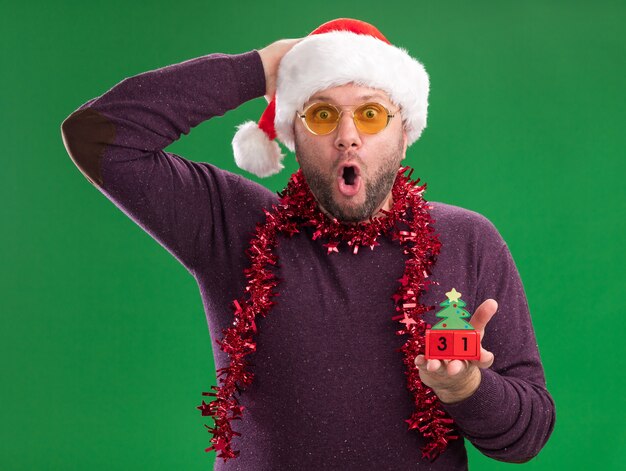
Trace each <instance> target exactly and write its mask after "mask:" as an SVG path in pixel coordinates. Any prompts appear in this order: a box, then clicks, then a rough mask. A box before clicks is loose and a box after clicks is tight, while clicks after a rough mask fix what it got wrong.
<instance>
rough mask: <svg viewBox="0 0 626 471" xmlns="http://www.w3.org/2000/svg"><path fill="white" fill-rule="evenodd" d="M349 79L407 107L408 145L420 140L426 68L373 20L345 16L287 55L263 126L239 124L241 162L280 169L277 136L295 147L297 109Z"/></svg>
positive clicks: (270, 171)
mask: <svg viewBox="0 0 626 471" xmlns="http://www.w3.org/2000/svg"><path fill="white" fill-rule="evenodd" d="M347 83H354V84H356V85H361V86H366V87H370V88H376V89H379V90H383V91H385V92H386V93H387V94H388V95H389V98H390V99H391V101H392V102H393V103H395V104H396V105H397V106H400V107H401V109H402V122H403V125H404V129H405V131H406V133H407V138H408V145H411V144H413V142H415V141H416V140H417V139H419V137H420V135H421V133H422V131H423V130H424V128H425V127H426V115H427V109H428V92H429V79H428V74H427V73H426V70H425V69H424V66H423V65H422V64H421V63H420V62H419V61H418V60H416V59H414V58H412V57H411V56H410V55H409V54H408V53H407V51H406V50H404V49H403V48H400V47H396V46H393V45H392V44H391V43H390V42H389V41H388V40H387V38H385V37H384V36H383V34H382V33H381V32H380V31H379V30H378V29H376V28H375V27H374V26H372V25H371V24H369V23H365V22H363V21H359V20H353V19H349V18H340V19H336V20H332V21H329V22H327V23H324V24H323V25H321V26H320V27H318V28H317V29H315V30H314V31H312V32H311V33H310V34H309V35H308V36H307V37H306V38H304V39H303V40H302V41H300V42H299V43H297V44H296V45H295V46H294V47H293V48H291V50H289V52H287V54H285V55H284V56H283V58H282V60H281V61H280V65H279V68H278V75H277V80H276V95H275V96H274V97H273V99H272V101H271V102H270V103H269V105H268V106H267V108H266V109H265V111H264V112H263V115H262V116H261V119H260V120H259V122H258V124H257V123H255V122H254V121H248V122H246V123H244V124H242V125H240V126H238V129H237V132H236V134H235V137H234V138H233V151H234V154H235V162H236V163H237V165H238V166H239V167H240V168H242V169H244V170H247V171H248V172H250V173H253V174H255V175H257V176H259V177H267V176H270V175H274V174H276V173H278V172H280V170H282V168H283V165H282V160H283V158H284V155H283V154H282V153H281V150H280V147H279V145H278V143H277V142H276V140H275V139H276V138H278V139H279V140H280V141H281V142H282V143H283V144H284V145H285V146H286V147H287V148H288V149H289V150H290V151H292V152H293V151H294V150H295V145H294V132H293V124H294V119H295V117H296V111H302V106H303V105H304V103H306V102H307V100H308V99H309V98H310V97H311V96H312V95H314V94H315V93H317V92H319V91H322V90H326V89H327V88H331V87H337V86H340V85H345V84H347Z"/></svg>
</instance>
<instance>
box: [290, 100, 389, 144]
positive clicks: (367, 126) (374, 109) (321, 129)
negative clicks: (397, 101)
mask: <svg viewBox="0 0 626 471" xmlns="http://www.w3.org/2000/svg"><path fill="white" fill-rule="evenodd" d="M296 113H297V114H298V117H299V118H300V119H301V120H302V122H303V123H304V126H305V127H306V128H307V129H308V130H309V131H311V132H312V133H313V134H316V135H318V136H323V135H325V134H330V133H331V132H333V131H334V130H335V129H336V128H337V125H338V124H339V120H340V119H341V116H342V115H343V110H340V109H339V108H337V107H336V106H335V105H331V104H330V103H312V104H311V105H309V106H307V107H306V109H305V110H304V111H303V112H302V113H299V112H296ZM394 116H395V114H391V112H390V111H389V110H388V109H387V108H386V107H385V106H383V105H381V104H380V103H373V102H372V103H364V104H362V105H359V106H358V107H357V108H356V109H355V110H354V111H353V112H352V119H353V121H354V125H355V126H356V128H357V129H358V130H359V131H360V132H363V133H365V134H376V133H377V132H380V131H382V130H383V129H385V128H386V127H387V125H388V124H389V121H391V118H393V117H394Z"/></svg>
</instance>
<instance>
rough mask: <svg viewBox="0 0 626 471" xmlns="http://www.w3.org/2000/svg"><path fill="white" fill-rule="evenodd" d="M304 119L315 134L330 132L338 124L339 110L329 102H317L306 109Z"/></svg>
mask: <svg viewBox="0 0 626 471" xmlns="http://www.w3.org/2000/svg"><path fill="white" fill-rule="evenodd" d="M304 119H305V120H306V124H307V126H308V127H309V129H310V130H311V131H313V132H314V133H315V134H328V133H331V132H332V131H333V130H334V129H335V127H336V126H337V122H338V121H339V112H338V111H337V109H336V108H335V107H334V106H331V105H329V104H328V103H316V104H314V105H312V106H310V107H309V108H308V109H307V110H306V113H305V117H304Z"/></svg>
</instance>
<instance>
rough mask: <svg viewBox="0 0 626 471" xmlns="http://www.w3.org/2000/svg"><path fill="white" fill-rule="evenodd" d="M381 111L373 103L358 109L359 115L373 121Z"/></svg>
mask: <svg viewBox="0 0 626 471" xmlns="http://www.w3.org/2000/svg"><path fill="white" fill-rule="evenodd" d="M381 113H382V111H381V109H380V108H379V107H378V106H375V105H366V106H364V107H363V108H362V109H361V110H360V115H361V117H362V118H363V119H365V120H368V121H375V120H376V119H377V118H378V116H379V115H380V114H381Z"/></svg>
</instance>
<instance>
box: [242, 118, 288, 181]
mask: <svg viewBox="0 0 626 471" xmlns="http://www.w3.org/2000/svg"><path fill="white" fill-rule="evenodd" d="M233 153H234V154H235V162H236V163H237V165H238V166H239V167H240V168H242V169H244V170H247V171H248V172H250V173H253V174H255V175H257V176H259V177H269V176H270V175H274V174H276V173H278V172H280V171H281V170H282V169H283V165H282V160H283V158H284V157H285V156H284V154H282V153H281V152H280V147H279V146H278V143H277V142H276V141H274V140H270V138H269V137H268V136H267V134H265V132H264V131H263V130H262V129H260V128H259V127H258V125H257V123H255V122H254V121H246V122H245V123H243V124H241V125H239V126H237V132H236V133H235V137H234V138H233Z"/></svg>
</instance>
